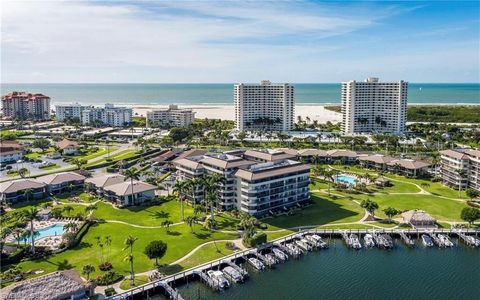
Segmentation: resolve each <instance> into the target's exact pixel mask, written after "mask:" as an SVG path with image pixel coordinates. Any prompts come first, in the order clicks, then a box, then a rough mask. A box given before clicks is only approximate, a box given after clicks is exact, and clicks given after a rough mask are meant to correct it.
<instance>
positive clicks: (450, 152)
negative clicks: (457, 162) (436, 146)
mask: <svg viewBox="0 0 480 300" xmlns="http://www.w3.org/2000/svg"><path fill="white" fill-rule="evenodd" d="M440 154H441V155H444V156H448V157H452V158H455V159H466V158H467V156H466V155H465V153H463V152H460V151H455V150H443V151H440Z"/></svg>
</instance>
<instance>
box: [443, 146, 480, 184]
mask: <svg viewBox="0 0 480 300" xmlns="http://www.w3.org/2000/svg"><path fill="white" fill-rule="evenodd" d="M440 154H441V167H440V175H441V177H442V181H443V184H445V185H448V186H450V187H453V188H455V189H460V190H464V189H466V188H472V189H474V190H477V191H480V150H473V149H456V150H444V151H440Z"/></svg>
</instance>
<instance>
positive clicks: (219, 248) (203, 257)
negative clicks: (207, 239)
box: [160, 242, 234, 275]
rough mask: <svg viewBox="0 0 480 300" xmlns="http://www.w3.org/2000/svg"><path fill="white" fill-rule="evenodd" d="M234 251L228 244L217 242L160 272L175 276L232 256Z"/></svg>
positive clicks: (161, 269) (203, 247) (162, 268)
mask: <svg viewBox="0 0 480 300" xmlns="http://www.w3.org/2000/svg"><path fill="white" fill-rule="evenodd" d="M233 252H234V251H233V250H230V249H227V243H226V242H216V243H212V244H207V245H204V246H202V247H201V248H200V249H198V250H197V251H195V253H193V254H192V255H191V256H190V257H188V258H187V259H185V260H183V261H182V262H180V263H179V264H173V265H167V266H163V267H161V268H160V272H162V273H164V274H167V275H169V274H174V273H177V272H180V271H182V270H186V269H190V268H193V267H195V266H198V265H201V264H204V263H207V262H209V261H212V260H215V259H219V258H222V257H224V256H226V255H230V254H232V253H233Z"/></svg>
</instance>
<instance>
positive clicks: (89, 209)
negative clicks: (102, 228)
mask: <svg viewBox="0 0 480 300" xmlns="http://www.w3.org/2000/svg"><path fill="white" fill-rule="evenodd" d="M96 209H98V207H97V205H96V204H90V205H88V206H86V207H85V212H87V213H88V217H89V218H91V216H92V214H93V211H94V210H96Z"/></svg>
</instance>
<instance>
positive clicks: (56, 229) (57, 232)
mask: <svg viewBox="0 0 480 300" xmlns="http://www.w3.org/2000/svg"><path fill="white" fill-rule="evenodd" d="M36 231H37V232H38V233H39V235H38V236H35V240H39V239H41V238H44V237H47V236H62V235H63V232H64V231H65V230H64V229H63V224H55V225H52V226H49V227H45V228H42V229H38V230H36ZM29 238H30V237H29Z"/></svg>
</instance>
